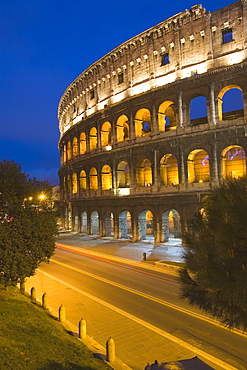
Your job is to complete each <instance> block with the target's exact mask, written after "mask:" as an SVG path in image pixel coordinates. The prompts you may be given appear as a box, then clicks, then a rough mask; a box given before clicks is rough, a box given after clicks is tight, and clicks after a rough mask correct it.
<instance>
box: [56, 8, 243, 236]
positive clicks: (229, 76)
mask: <svg viewBox="0 0 247 370" xmlns="http://www.w3.org/2000/svg"><path fill="white" fill-rule="evenodd" d="M246 117H247V2H246V1H237V2H235V3H233V4H231V5H228V6H226V7H225V8H222V9H219V10H217V11H215V12H213V13H210V12H209V11H207V10H206V9H205V8H203V7H202V6H201V5H194V6H193V7H192V8H191V9H190V10H185V11H182V12H181V13H179V14H176V15H174V16H173V17H171V18H169V19H167V20H165V21H163V22H161V23H159V24H158V25H156V26H154V27H153V28H151V29H149V30H147V31H144V32H142V33H141V34H139V35H137V36H134V37H133V38H132V39H130V40H128V41H126V42H124V43H123V44H121V45H120V46H118V47H116V48H115V49H114V50H112V51H111V52H110V53H108V54H107V55H105V56H103V57H102V58H101V59H99V60H98V61H96V62H95V63H94V64H92V65H91V66H90V67H89V68H87V69H86V70H85V71H84V72H82V73H81V74H80V76H78V77H77V79H76V80H75V81H73V82H72V83H71V84H70V86H68V88H67V89H66V91H65V92H64V94H63V96H62V98H61V100H60V103H59V107H58V118H59V129H60V134H61V136H60V140H59V148H60V152H61V168H60V170H59V176H60V184H61V212H62V217H63V223H64V227H65V228H69V229H71V230H73V231H76V232H78V233H82V234H84V235H97V236H100V237H101V236H107V237H113V238H124V239H130V240H133V241H136V240H143V241H145V240H146V241H147V240H148V241H154V242H156V243H165V242H167V241H169V240H171V239H173V238H175V239H176V238H180V237H181V231H182V230H183V229H184V228H186V226H187V220H188V219H189V218H190V217H191V215H192V213H193V212H194V211H195V210H197V209H198V208H200V206H201V203H200V202H201V199H202V197H203V196H204V195H205V194H206V193H207V192H208V191H209V190H210V189H211V188H212V187H213V186H216V185H218V184H220V182H222V181H223V180H224V179H227V178H234V177H235V178H237V177H241V176H245V175H246V151H247V140H246V138H247V125H246V123H247V119H246Z"/></svg>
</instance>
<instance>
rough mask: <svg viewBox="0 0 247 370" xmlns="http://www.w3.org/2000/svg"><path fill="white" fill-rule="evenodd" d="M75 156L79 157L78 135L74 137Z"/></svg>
mask: <svg viewBox="0 0 247 370" xmlns="http://www.w3.org/2000/svg"><path fill="white" fill-rule="evenodd" d="M72 145H73V157H77V156H78V140H77V137H74V138H73V144H72Z"/></svg>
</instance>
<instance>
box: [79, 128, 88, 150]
mask: <svg viewBox="0 0 247 370" xmlns="http://www.w3.org/2000/svg"><path fill="white" fill-rule="evenodd" d="M86 151H87V137H86V134H85V132H82V133H81V135H80V154H84V153H86Z"/></svg>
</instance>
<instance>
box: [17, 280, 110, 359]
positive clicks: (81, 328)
mask: <svg viewBox="0 0 247 370" xmlns="http://www.w3.org/2000/svg"><path fill="white" fill-rule="evenodd" d="M20 292H21V293H22V294H25V282H24V281H23V282H21V283H20ZM31 302H32V303H34V304H36V303H37V298H36V288H35V287H32V288H31ZM42 308H43V309H44V310H48V299H47V293H46V292H45V293H44V294H43V295H42ZM58 320H59V321H60V322H61V323H64V322H65V321H66V313H65V307H64V305H63V304H61V306H60V307H59V309H58ZM78 336H79V338H80V339H86V337H87V329H86V321H85V319H83V318H82V319H81V320H80V321H79V324H78ZM115 358H116V356H115V342H114V340H113V339H112V337H110V338H109V339H108V340H107V341H106V361H108V362H114V361H115Z"/></svg>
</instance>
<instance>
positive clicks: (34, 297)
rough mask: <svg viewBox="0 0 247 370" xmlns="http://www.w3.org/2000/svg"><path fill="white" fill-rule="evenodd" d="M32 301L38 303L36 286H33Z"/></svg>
mask: <svg viewBox="0 0 247 370" xmlns="http://www.w3.org/2000/svg"><path fill="white" fill-rule="evenodd" d="M31 302H32V303H36V288H35V287H34V286H33V287H32V288H31Z"/></svg>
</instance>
